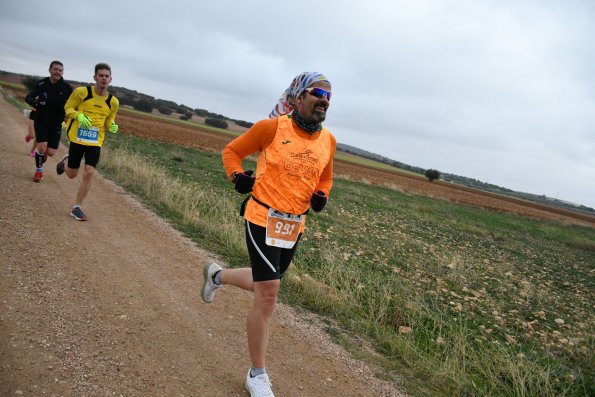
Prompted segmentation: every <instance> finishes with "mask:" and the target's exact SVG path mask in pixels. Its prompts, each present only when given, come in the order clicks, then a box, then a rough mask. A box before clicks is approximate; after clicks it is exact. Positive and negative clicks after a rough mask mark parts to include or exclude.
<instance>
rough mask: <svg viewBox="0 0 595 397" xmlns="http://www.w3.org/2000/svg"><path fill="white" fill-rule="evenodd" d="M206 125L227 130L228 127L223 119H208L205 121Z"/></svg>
mask: <svg viewBox="0 0 595 397" xmlns="http://www.w3.org/2000/svg"><path fill="white" fill-rule="evenodd" d="M205 124H206V125H210V126H211V127H217V128H223V129H227V127H228V125H227V122H226V121H225V120H223V119H213V118H208V119H206V120H205Z"/></svg>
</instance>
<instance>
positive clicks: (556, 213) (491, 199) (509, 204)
mask: <svg viewBox="0 0 595 397" xmlns="http://www.w3.org/2000/svg"><path fill="white" fill-rule="evenodd" d="M118 123H119V125H120V127H121V128H122V131H123V133H125V134H132V135H136V136H142V137H145V138H149V139H154V140H158V141H162V142H169V143H175V144H177V145H182V146H188V147H194V148H197V149H200V150H207V151H214V152H219V151H221V149H223V147H224V146H225V145H226V144H227V143H228V142H229V141H230V140H232V139H233V138H234V135H231V134H230V135H225V134H220V133H216V132H211V131H209V130H208V129H203V128H196V127H192V126H188V125H184V124H181V123H178V122H176V121H174V120H172V121H167V120H164V121H156V120H154V119H149V118H148V117H145V116H142V115H137V114H134V113H131V112H121V113H120V115H119V116H118ZM335 175H337V176H343V177H347V178H350V179H354V180H360V181H367V182H369V183H372V184H377V185H382V186H387V187H390V188H393V189H397V190H399V191H402V192H406V193H411V194H417V195H422V196H431V197H436V198H442V199H445V200H449V201H455V202H458V203H463V204H467V205H471V206H475V207H481V208H486V209H489V210H495V211H501V212H510V213H513V214H517V215H520V216H527V217H534V218H540V219H552V220H558V221H563V222H568V223H577V224H583V225H590V226H595V216H594V215H588V214H585V213H580V212H574V211H569V210H564V209H561V208H556V207H551V206H547V205H544V204H539V203H534V202H529V201H524V200H520V199H515V198H512V197H506V196H501V195H496V194H493V193H487V192H482V191H480V190H475V189H470V188H466V187H463V186H459V185H455V184H451V183H447V182H442V181H434V182H429V181H428V180H427V179H426V178H424V177H422V176H419V177H418V176H414V175H408V174H404V173H400V172H397V171H387V170H381V169H376V168H371V167H365V166H361V165H356V164H353V163H349V162H346V161H341V160H336V161H335Z"/></svg>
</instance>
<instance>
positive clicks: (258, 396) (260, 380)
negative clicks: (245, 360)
mask: <svg viewBox="0 0 595 397" xmlns="http://www.w3.org/2000/svg"><path fill="white" fill-rule="evenodd" d="M272 386H273V385H272V384H271V381H270V380H269V376H268V375H267V374H262V375H258V376H255V377H254V378H251V377H250V370H248V375H246V383H245V384H244V388H245V389H246V391H247V392H248V393H250V396H251V397H275V395H274V394H273V390H272V389H271V387H272Z"/></svg>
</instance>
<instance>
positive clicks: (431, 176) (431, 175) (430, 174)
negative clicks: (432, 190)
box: [424, 168, 440, 182]
mask: <svg viewBox="0 0 595 397" xmlns="http://www.w3.org/2000/svg"><path fill="white" fill-rule="evenodd" d="M424 175H425V176H426V178H428V180H429V181H430V182H433V181H434V180H436V179H439V178H440V171H438V170H434V169H431V168H430V169H429V170H426V172H425V174H424Z"/></svg>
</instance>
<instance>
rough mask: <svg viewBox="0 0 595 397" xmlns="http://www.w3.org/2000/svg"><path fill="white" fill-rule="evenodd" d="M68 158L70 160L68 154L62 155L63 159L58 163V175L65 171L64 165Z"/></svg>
mask: <svg viewBox="0 0 595 397" xmlns="http://www.w3.org/2000/svg"><path fill="white" fill-rule="evenodd" d="M66 160H68V155H66V156H64V157H62V160H60V161H59V162H58V164H56V173H57V174H58V175H62V174H63V173H64V167H65V165H66Z"/></svg>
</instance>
